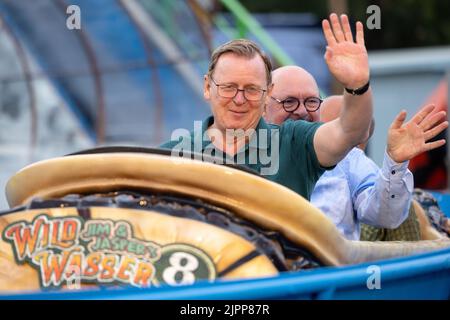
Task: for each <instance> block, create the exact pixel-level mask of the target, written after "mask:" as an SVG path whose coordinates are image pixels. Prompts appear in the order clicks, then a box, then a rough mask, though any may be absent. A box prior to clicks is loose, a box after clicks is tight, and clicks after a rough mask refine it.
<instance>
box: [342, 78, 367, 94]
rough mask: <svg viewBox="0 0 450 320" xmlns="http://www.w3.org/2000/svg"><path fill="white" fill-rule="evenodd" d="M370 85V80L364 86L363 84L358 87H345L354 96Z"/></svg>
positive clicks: (364, 90)
mask: <svg viewBox="0 0 450 320" xmlns="http://www.w3.org/2000/svg"><path fill="white" fill-rule="evenodd" d="M369 86H370V81H367V83H366V84H365V85H364V86H362V87H361V88H358V89H349V88H345V91H347V92H348V93H350V94H351V95H353V96H360V95H362V94H364V93H365V92H366V91H367V90H368V89H369Z"/></svg>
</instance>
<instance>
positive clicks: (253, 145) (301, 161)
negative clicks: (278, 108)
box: [160, 116, 325, 200]
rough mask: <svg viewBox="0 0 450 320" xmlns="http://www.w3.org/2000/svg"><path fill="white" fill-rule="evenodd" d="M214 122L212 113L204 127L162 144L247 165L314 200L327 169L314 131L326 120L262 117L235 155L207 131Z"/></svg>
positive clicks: (164, 146)
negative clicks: (275, 121)
mask: <svg viewBox="0 0 450 320" xmlns="http://www.w3.org/2000/svg"><path fill="white" fill-rule="evenodd" d="M213 122H214V118H213V117H212V116H211V117H209V118H207V119H206V120H205V121H203V122H202V126H201V129H200V128H197V130H195V129H194V131H191V132H190V133H188V134H184V135H180V136H179V137H178V139H177V140H172V141H169V142H166V143H164V144H162V145H161V146H160V147H161V148H165V149H171V150H172V151H174V149H176V150H185V151H189V152H197V153H202V154H208V155H211V156H213V157H216V158H217V159H220V160H221V161H222V163H235V164H240V165H244V166H246V167H248V168H250V169H252V170H254V171H257V172H258V173H260V174H261V175H262V176H263V177H265V178H267V179H269V180H272V181H275V182H278V183H280V184H282V185H284V186H286V187H288V188H290V189H292V190H293V191H295V192H297V193H298V194H300V195H302V196H303V197H304V198H306V199H308V200H309V199H310V196H311V193H312V191H313V189H314V185H315V184H316V181H317V180H318V179H319V177H320V176H321V175H322V173H323V172H324V171H325V168H323V167H321V166H320V164H319V161H318V160H317V156H316V152H315V150H314V145H313V138H314V133H315V132H316V130H317V128H318V127H319V126H321V125H322V123H312V122H307V121H303V120H298V121H292V120H288V121H285V122H284V123H283V124H282V125H281V126H277V125H272V124H267V123H266V122H265V121H264V120H263V119H262V118H261V120H260V121H259V123H258V126H257V127H256V129H255V132H254V134H252V135H251V137H250V139H249V142H248V143H247V144H246V145H245V146H244V147H242V148H241V149H240V150H239V151H238V152H237V153H236V155H234V157H232V156H229V155H225V154H223V153H222V151H220V150H218V149H216V148H215V147H214V145H213V144H212V142H211V140H210V138H209V137H208V135H207V134H206V133H205V131H206V130H207V129H208V128H209V127H210V126H211V125H212V124H213ZM186 149H187V150H186Z"/></svg>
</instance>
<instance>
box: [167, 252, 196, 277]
mask: <svg viewBox="0 0 450 320" xmlns="http://www.w3.org/2000/svg"><path fill="white" fill-rule="evenodd" d="M183 259H186V261H187V262H186V264H185V265H183V266H182V265H181V261H182V260H183ZM169 263H170V267H168V268H166V270H164V272H163V274H162V277H163V279H164V281H165V282H166V283H168V284H170V285H178V284H193V283H194V282H195V276H194V274H193V273H192V271H195V270H196V269H197V268H198V260H197V258H196V257H195V256H193V255H192V254H189V253H186V252H175V253H174V254H172V255H171V256H170V258H169ZM178 272H181V273H182V274H183V277H182V278H181V281H180V282H177V281H176V280H175V276H176V274H177V273H178Z"/></svg>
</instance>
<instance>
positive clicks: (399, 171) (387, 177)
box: [311, 148, 414, 240]
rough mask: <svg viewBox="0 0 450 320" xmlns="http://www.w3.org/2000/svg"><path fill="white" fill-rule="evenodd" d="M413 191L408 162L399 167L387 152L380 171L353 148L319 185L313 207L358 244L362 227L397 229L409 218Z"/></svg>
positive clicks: (323, 176) (400, 164) (360, 151)
mask: <svg viewBox="0 0 450 320" xmlns="http://www.w3.org/2000/svg"><path fill="white" fill-rule="evenodd" d="M413 188H414V181H413V175H412V173H411V171H409V170H408V162H403V163H397V162H395V161H393V160H392V159H391V158H390V157H389V155H388V154H387V153H386V152H385V155H384V160H383V166H382V168H381V169H379V168H378V166H377V165H376V164H375V163H374V162H373V161H372V160H371V159H370V158H368V157H367V156H366V155H365V154H364V152H363V151H362V150H361V149H359V148H353V149H352V150H351V151H350V152H349V153H348V154H347V156H346V157H345V158H344V159H342V161H340V162H339V163H338V164H337V165H336V167H335V168H334V169H333V170H330V171H326V172H325V173H324V174H323V175H322V176H321V177H320V179H319V180H318V181H317V183H316V186H315V188H314V190H313V193H312V195H311V203H312V204H313V205H314V206H316V207H318V208H319V209H320V210H322V212H324V213H325V214H326V215H327V216H328V217H329V218H330V219H331V220H332V221H333V222H334V224H335V225H336V226H337V228H338V229H339V231H340V232H341V233H342V234H343V235H344V237H346V238H347V239H349V240H359V237H360V223H361V222H362V223H365V224H368V225H372V226H375V227H379V228H389V229H393V228H396V227H398V226H399V225H400V224H401V223H402V222H403V221H404V220H405V219H406V218H407V216H408V211H409V206H410V204H411V198H412V191H413Z"/></svg>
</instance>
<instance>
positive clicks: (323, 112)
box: [320, 96, 344, 122]
mask: <svg viewBox="0 0 450 320" xmlns="http://www.w3.org/2000/svg"><path fill="white" fill-rule="evenodd" d="M343 100H344V97H343V96H329V97H327V98H325V99H324V100H323V103H322V106H321V107H320V121H322V122H329V121H331V120H334V119H337V118H339V115H340V114H341V109H342V105H343V102H344V101H343Z"/></svg>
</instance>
